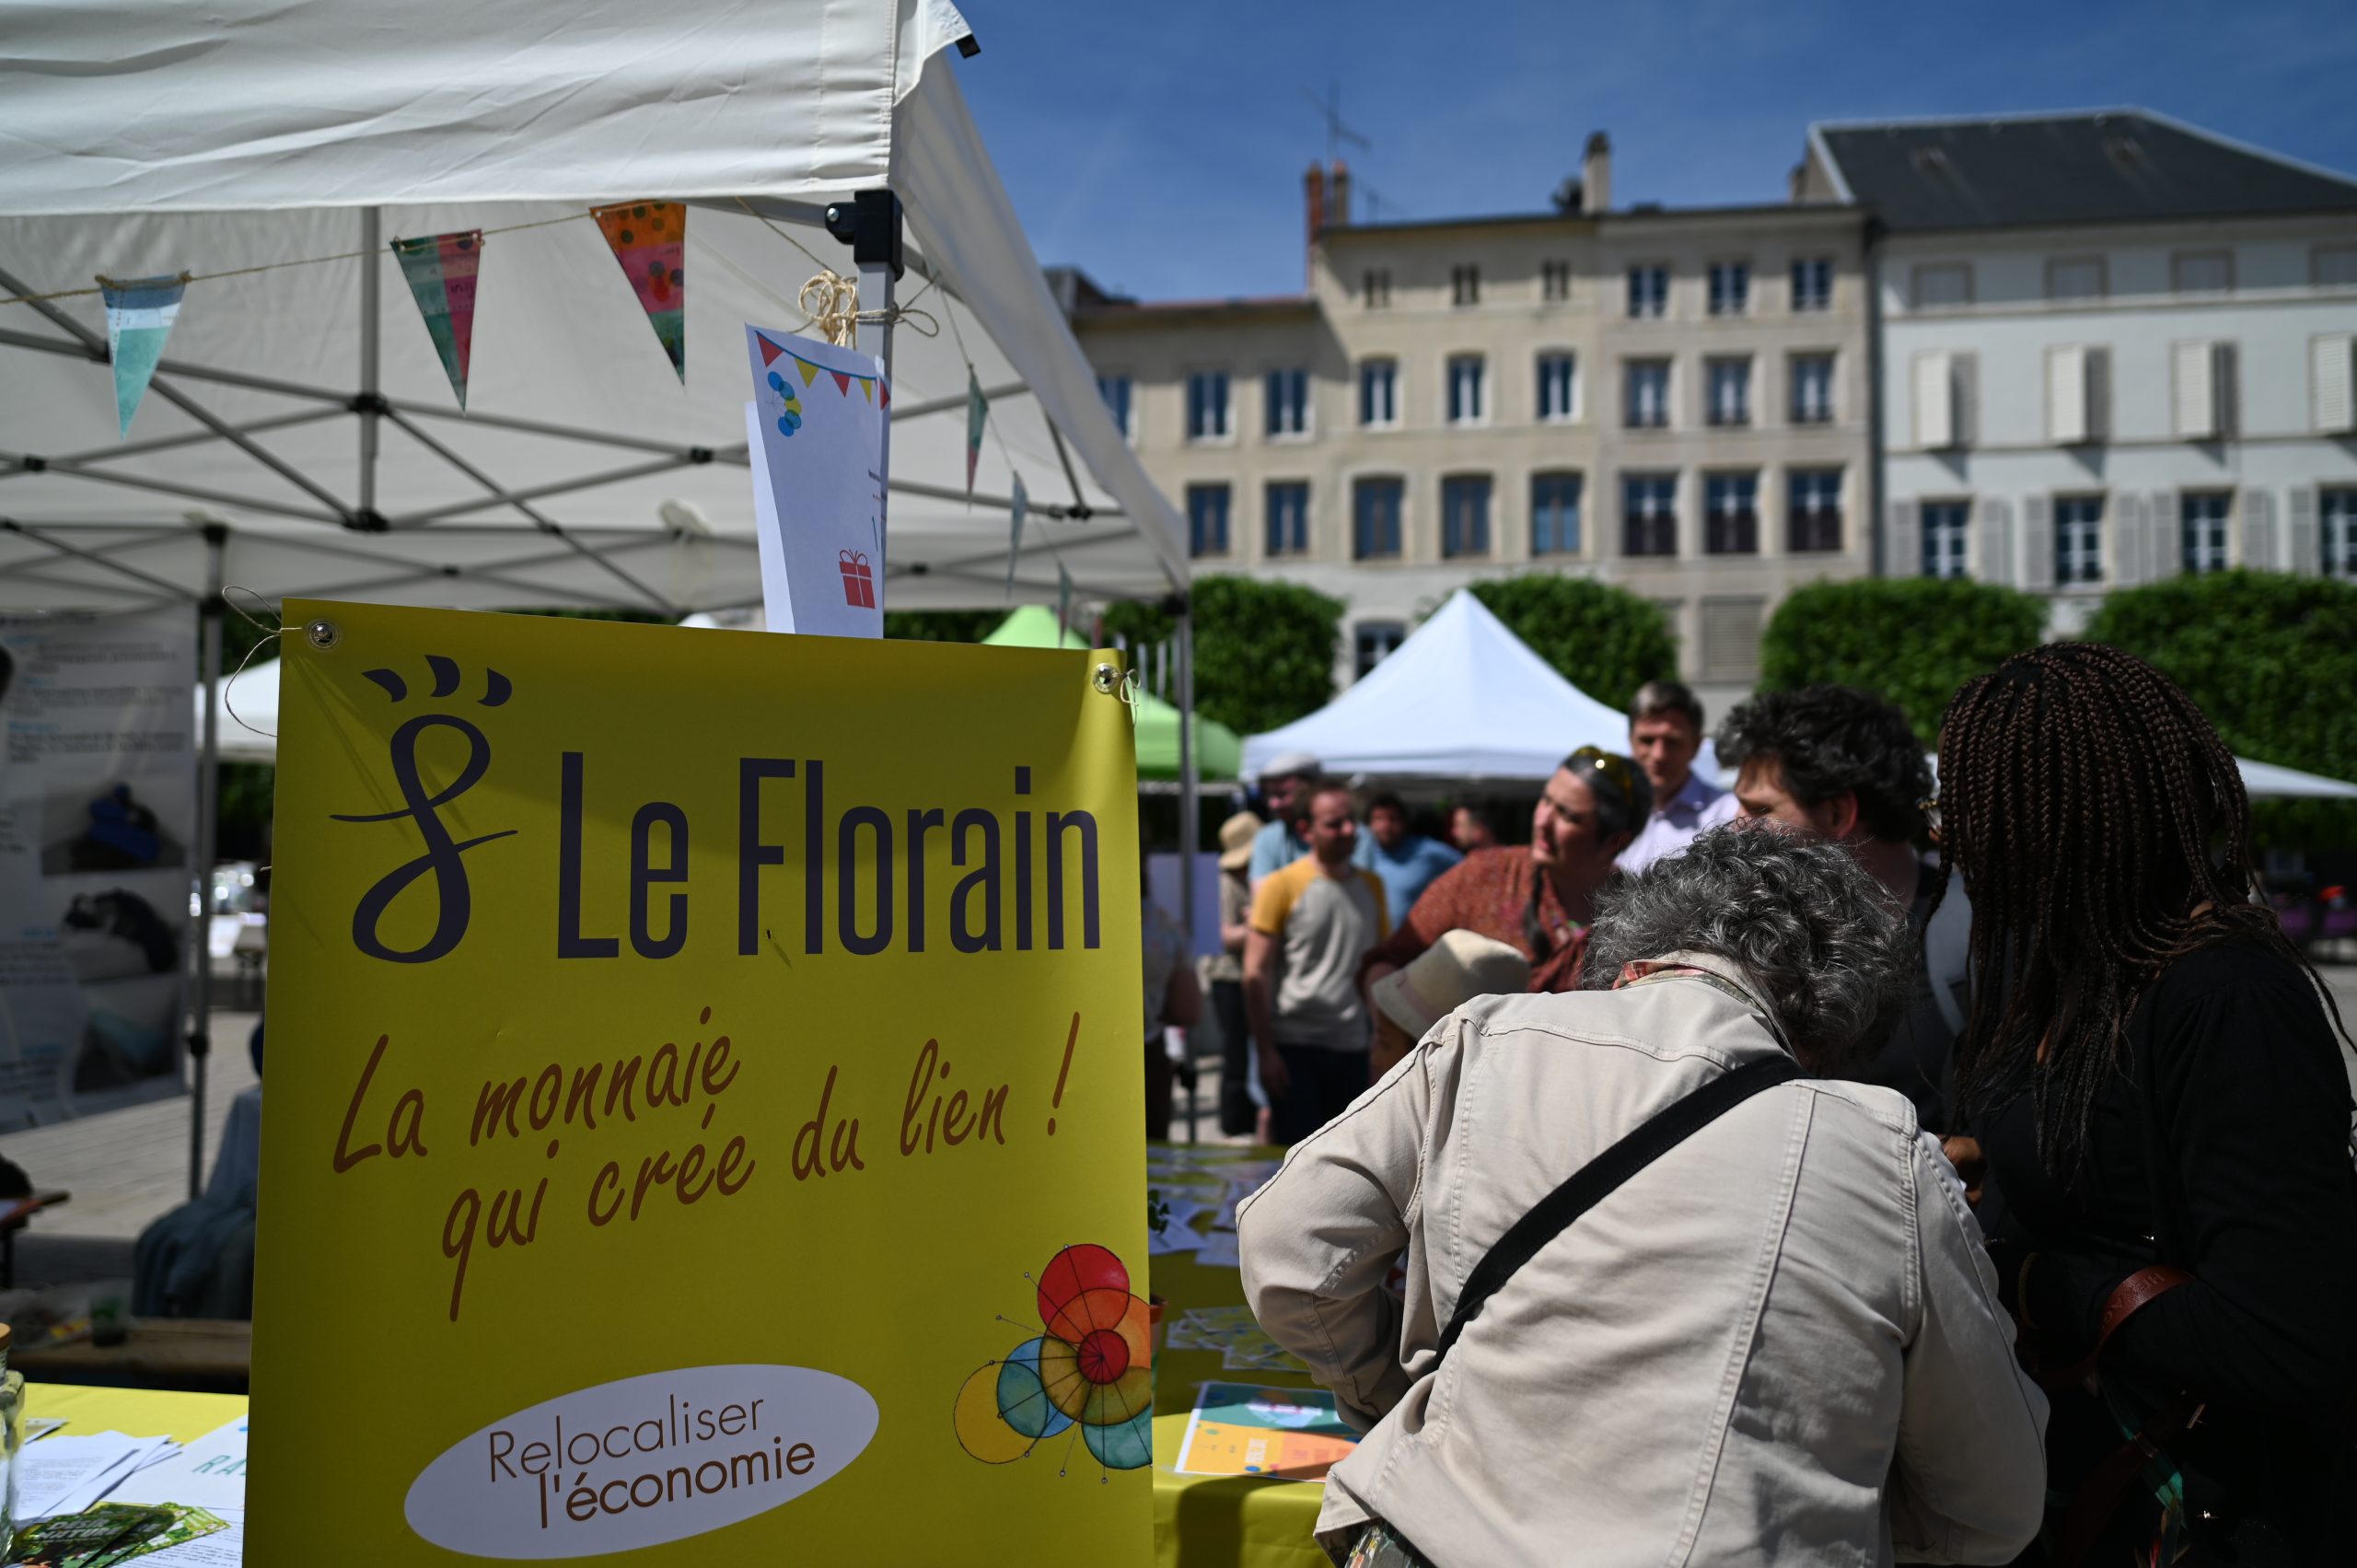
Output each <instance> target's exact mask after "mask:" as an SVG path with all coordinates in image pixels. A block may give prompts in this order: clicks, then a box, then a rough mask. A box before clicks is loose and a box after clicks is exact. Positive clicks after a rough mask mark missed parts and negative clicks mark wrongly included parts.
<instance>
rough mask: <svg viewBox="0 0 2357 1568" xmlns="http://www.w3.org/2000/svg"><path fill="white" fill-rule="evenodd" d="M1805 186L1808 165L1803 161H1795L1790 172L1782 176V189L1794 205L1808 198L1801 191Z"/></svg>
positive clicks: (1806, 184) (1806, 183)
mask: <svg viewBox="0 0 2357 1568" xmlns="http://www.w3.org/2000/svg"><path fill="white" fill-rule="evenodd" d="M1807 186H1808V165H1807V164H1805V163H1796V164H1794V165H1793V171H1792V173H1790V174H1788V175H1786V176H1785V177H1784V189H1785V192H1786V194H1788V195H1789V196H1791V198H1792V200H1793V203H1794V205H1795V206H1797V205H1799V204H1800V203H1802V202H1805V201H1806V200H1807V199H1808V198H1807V197H1806V196H1805V195H1803V194H1802V192H1804V191H1805V190H1806V189H1807Z"/></svg>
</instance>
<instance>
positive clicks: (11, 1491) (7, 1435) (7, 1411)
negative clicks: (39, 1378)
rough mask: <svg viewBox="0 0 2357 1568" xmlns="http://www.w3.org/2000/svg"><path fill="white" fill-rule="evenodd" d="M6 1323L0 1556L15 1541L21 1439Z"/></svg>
mask: <svg viewBox="0 0 2357 1568" xmlns="http://www.w3.org/2000/svg"><path fill="white" fill-rule="evenodd" d="M9 1337H10V1336H9V1332H8V1325H7V1324H6V1323H0V1559H6V1558H7V1557H10V1556H13V1555H14V1552H13V1551H12V1550H11V1549H12V1548H13V1547H14V1546H15V1545H16V1542H17V1447H18V1446H20V1445H21V1444H22V1443H23V1442H24V1427H25V1375H24V1374H23V1373H21V1372H11V1371H9V1370H8V1343H9Z"/></svg>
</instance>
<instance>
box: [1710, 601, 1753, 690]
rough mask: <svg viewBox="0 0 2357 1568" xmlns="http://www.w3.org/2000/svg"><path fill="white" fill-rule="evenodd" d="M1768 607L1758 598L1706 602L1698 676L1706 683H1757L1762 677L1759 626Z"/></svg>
mask: <svg viewBox="0 0 2357 1568" xmlns="http://www.w3.org/2000/svg"><path fill="white" fill-rule="evenodd" d="M1767 608H1768V607H1767V603H1766V601H1765V600H1762V599H1756V598H1706V599H1704V600H1703V601H1702V605H1701V617H1700V619H1701V623H1702V627H1701V630H1702V637H1701V643H1702V655H1701V659H1700V660H1698V661H1697V663H1698V668H1697V669H1696V670H1695V673H1696V674H1697V675H1699V676H1701V678H1702V679H1705V680H1742V681H1750V680H1756V679H1759V622H1760V620H1761V618H1762V617H1763V616H1764V615H1765V613H1766V611H1767Z"/></svg>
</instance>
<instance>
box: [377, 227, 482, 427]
mask: <svg viewBox="0 0 2357 1568" xmlns="http://www.w3.org/2000/svg"><path fill="white" fill-rule="evenodd" d="M393 254H394V255H395V256H397V257H399V258H400V259H401V276H402V277H403V278H404V279H406V280H407V281H408V283H409V292H410V296H411V297H412V298H413V299H415V300H416V301H417V311H418V314H419V315H421V316H423V317H424V318H425V334H426V336H428V337H430V338H432V339H433V340H434V352H435V354H438V355H439V356H440V357H441V360H442V374H444V375H445V376H447V377H450V390H451V391H453V392H455V393H457V394H458V398H459V407H460V408H465V407H466V406H467V366H468V362H469V360H470V357H471V351H472V348H473V345H474V337H475V268H476V266H477V265H478V264H479V263H480V262H481V261H482V230H481V229H479V228H477V229H469V230H468V231H466V232H465V233H463V234H435V235H429V236H427V237H425V238H422V239H396V240H394V241H393Z"/></svg>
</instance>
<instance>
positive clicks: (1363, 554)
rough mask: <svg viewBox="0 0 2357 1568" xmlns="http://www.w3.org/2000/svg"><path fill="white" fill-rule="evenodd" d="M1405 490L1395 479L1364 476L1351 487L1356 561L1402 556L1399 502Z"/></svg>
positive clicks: (1352, 546)
mask: <svg viewBox="0 0 2357 1568" xmlns="http://www.w3.org/2000/svg"><path fill="white" fill-rule="evenodd" d="M1405 489H1406V487H1405V486H1404V485H1403V484H1402V483H1401V482H1399V480H1396V479H1362V480H1359V481H1357V482H1355V483H1353V485H1352V486H1351V555H1352V558H1353V560H1358V561H1397V560H1399V502H1400V497H1401V495H1402V494H1403V493H1404V491H1405Z"/></svg>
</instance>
